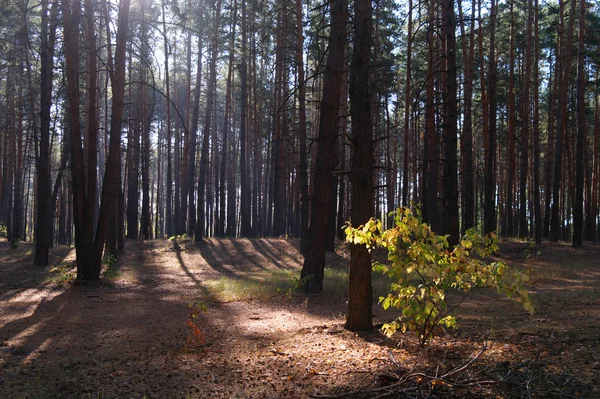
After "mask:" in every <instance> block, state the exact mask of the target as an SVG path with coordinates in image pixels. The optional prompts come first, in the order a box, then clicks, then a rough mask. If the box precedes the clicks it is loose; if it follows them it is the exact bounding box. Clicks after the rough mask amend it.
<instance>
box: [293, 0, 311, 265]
mask: <svg viewBox="0 0 600 399" xmlns="http://www.w3.org/2000/svg"><path fill="white" fill-rule="evenodd" d="M302 22H303V21H302V0H296V64H297V66H298V114H299V115H298V116H299V120H298V141H299V142H300V154H299V155H300V164H299V165H298V185H299V186H300V249H301V251H302V253H303V254H306V251H307V249H308V234H309V231H308V229H309V227H308V217H309V198H308V166H307V165H308V157H307V148H306V82H305V80H304V79H305V76H304V33H303V29H304V24H303V23H302Z"/></svg>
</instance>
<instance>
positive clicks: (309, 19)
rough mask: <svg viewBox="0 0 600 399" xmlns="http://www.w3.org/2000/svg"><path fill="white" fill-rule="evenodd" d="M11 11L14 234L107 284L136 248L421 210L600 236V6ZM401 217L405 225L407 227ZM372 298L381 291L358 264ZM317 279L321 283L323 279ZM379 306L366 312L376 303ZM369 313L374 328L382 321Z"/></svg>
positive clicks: (73, 5) (9, 171)
mask: <svg viewBox="0 0 600 399" xmlns="http://www.w3.org/2000/svg"><path fill="white" fill-rule="evenodd" d="M0 13H1V15H2V20H3V21H4V22H3V24H2V26H0V31H1V36H0V37H2V39H1V40H0V182H1V183H0V220H1V222H2V223H3V226H4V227H5V228H6V232H5V234H6V235H7V237H8V239H9V240H10V241H13V242H18V241H19V240H35V242H36V252H35V263H36V264H41V265H44V264H47V262H48V250H49V248H50V247H51V246H52V245H53V244H55V243H58V244H73V243H74V244H75V246H76V248H77V259H78V277H80V278H84V279H95V278H98V277H99V273H100V267H101V259H102V256H103V254H106V253H109V254H111V255H112V256H118V254H119V253H120V252H121V251H122V250H123V239H124V237H127V238H130V239H138V238H142V239H153V238H163V237H170V236H173V235H183V234H188V235H190V236H192V235H193V237H194V240H195V241H196V242H199V241H202V239H203V238H204V237H265V236H275V237H299V238H300V242H301V248H302V251H303V253H304V254H305V255H306V260H305V264H304V269H303V277H307V283H306V285H305V288H306V289H307V290H308V291H319V290H321V289H322V278H323V267H324V263H325V257H324V253H325V251H329V250H332V249H333V245H334V242H335V239H336V237H337V238H343V236H342V232H341V227H342V226H343V225H344V223H345V221H347V220H352V223H353V224H355V225H358V224H361V223H364V222H366V220H368V218H369V217H370V216H376V217H379V218H383V219H385V215H386V214H387V213H389V212H390V211H392V210H393V209H395V208H396V207H397V206H399V205H410V204H411V203H413V204H420V207H421V211H422V214H423V218H424V220H425V221H426V222H428V223H429V224H430V225H431V226H432V229H433V230H434V231H435V232H436V233H439V234H448V236H449V241H450V243H453V244H455V243H457V242H458V240H459V236H460V234H461V232H464V231H466V229H468V228H470V227H473V226H475V227H477V228H479V229H480V230H482V231H483V232H484V233H489V232H492V231H497V232H499V234H500V235H502V236H505V237H513V236H516V237H520V238H526V239H532V240H535V241H536V242H541V241H542V240H543V239H549V240H552V241H558V240H565V241H567V240H570V241H572V243H573V245H574V246H581V245H582V243H583V240H596V239H597V238H598V236H599V233H600V232H599V230H600V224H599V220H598V218H599V194H600V182H599V172H600V168H599V163H600V158H599V146H600V107H599V106H598V91H599V80H598V77H599V76H600V32H599V31H598V29H597V26H599V23H600V8H599V7H598V5H597V4H595V3H586V2H585V1H584V0H581V1H576V0H571V1H569V2H567V1H562V0H558V1H551V2H544V3H543V4H540V3H539V2H538V0H503V1H498V0H488V1H484V0H473V1H465V0H463V1H461V0H457V1H456V2H455V1H454V0H444V1H442V2H437V1H433V0H407V1H404V2H396V1H391V0H381V1H378V2H370V1H363V0H356V1H354V2H348V1H341V0H332V1H330V2H319V1H314V0H304V1H302V0H296V1H294V2H290V1H279V0H266V1H256V0H188V1H175V0H168V1H167V0H160V1H155V0H151V1H136V0H133V1H132V2H131V4H130V3H129V0H120V2H118V4H117V3H115V2H114V1H110V0H102V1H100V2H91V1H89V0H84V1H83V3H82V2H81V1H80V0H61V1H58V0H42V1H41V3H39V4H31V3H28V2H26V1H8V2H5V3H3V5H2V7H1V9H0ZM386 220H387V223H388V224H390V223H391V222H392V221H391V219H390V218H387V219H386ZM352 259H353V260H352V266H351V267H352V272H351V278H350V280H351V286H352V289H351V302H352V301H354V300H356V301H357V303H364V302H365V300H364V299H365V298H367V297H370V288H369V286H368V284H367V280H370V266H369V264H370V258H369V254H368V253H367V252H366V251H364V250H363V249H361V248H358V247H356V248H354V247H353V249H352ZM309 277H310V278H309ZM354 309H360V307H354ZM357 311H358V312H359V313H360V315H355V316H356V317H354V316H352V317H349V320H348V324H349V326H350V328H353V329H360V328H364V327H365V324H364V323H365V320H366V319H370V313H369V310H368V309H360V310H357Z"/></svg>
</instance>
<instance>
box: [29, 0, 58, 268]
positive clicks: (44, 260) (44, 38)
mask: <svg viewBox="0 0 600 399" xmlns="http://www.w3.org/2000/svg"><path fill="white" fill-rule="evenodd" d="M57 16H58V1H57V0H55V1H53V2H52V8H51V11H50V21H48V1H47V0H43V1H42V30H41V32H40V38H41V44H40V64H41V65H40V153H39V158H38V162H37V176H38V185H37V193H36V204H37V219H36V227H35V255H34V258H33V263H34V264H35V265H42V266H44V265H47V264H48V254H49V249H50V246H51V245H52V217H51V215H52V208H51V206H50V205H51V201H50V198H51V197H50V178H51V176H50V122H51V116H50V108H51V106H52V73H53V69H54V44H55V38H56V25H57ZM63 157H64V155H63ZM65 158H66V157H65Z"/></svg>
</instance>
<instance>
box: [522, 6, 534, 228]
mask: <svg viewBox="0 0 600 399" xmlns="http://www.w3.org/2000/svg"><path fill="white" fill-rule="evenodd" d="M526 25H527V33H526V39H525V75H524V76H523V82H524V83H523V94H522V97H523V101H522V104H523V107H522V117H521V118H522V119H523V130H522V134H521V176H520V177H521V179H520V182H519V197H520V201H519V202H520V205H519V237H521V238H527V234H528V226H527V193H528V191H527V175H528V169H529V145H530V144H529V123H530V121H531V116H530V115H531V111H530V110H531V104H530V96H529V86H530V85H529V82H530V79H531V53H532V48H531V47H532V43H531V30H532V27H533V0H528V6H527V24H526Z"/></svg>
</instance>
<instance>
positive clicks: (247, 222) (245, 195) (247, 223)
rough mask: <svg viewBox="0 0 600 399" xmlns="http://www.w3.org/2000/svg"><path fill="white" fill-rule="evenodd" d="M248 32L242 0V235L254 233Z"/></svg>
mask: <svg viewBox="0 0 600 399" xmlns="http://www.w3.org/2000/svg"><path fill="white" fill-rule="evenodd" d="M247 41H248V33H247V28H246V0H242V53H241V66H240V85H241V96H242V97H241V101H240V108H241V117H240V177H241V178H240V211H241V212H240V222H241V226H240V227H241V235H242V237H251V236H252V235H253V232H252V225H251V218H252V214H251V209H250V204H251V203H250V187H249V185H250V182H249V179H248V170H249V169H250V165H249V162H247V161H246V159H247V158H246V141H247V140H246V126H247V124H248V123H247V122H248V120H247V119H248V111H247V110H248V63H247V58H248V45H247Z"/></svg>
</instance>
